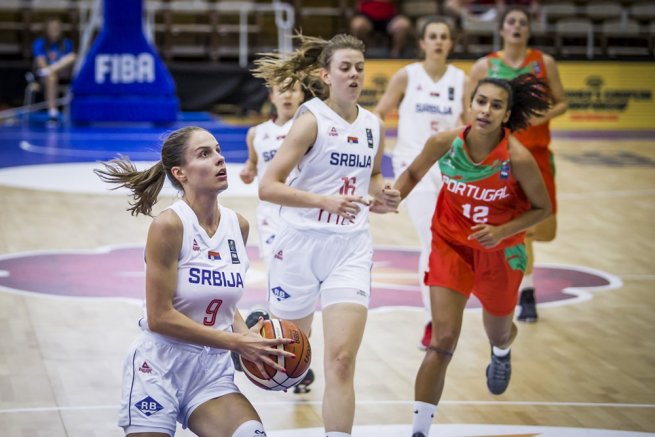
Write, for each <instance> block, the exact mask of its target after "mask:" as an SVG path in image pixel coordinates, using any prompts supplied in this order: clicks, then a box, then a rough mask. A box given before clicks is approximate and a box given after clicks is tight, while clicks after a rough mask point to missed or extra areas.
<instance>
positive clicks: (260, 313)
mask: <svg viewBox="0 0 655 437" xmlns="http://www.w3.org/2000/svg"><path fill="white" fill-rule="evenodd" d="M260 317H263V318H264V320H270V318H271V315H270V314H268V311H266V309H264V308H262V307H257V308H254V309H252V310H251V311H250V313H248V315H247V316H246V326H247V327H248V328H252V327H253V326H255V325H256V324H257V321H258V320H259V318H260ZM232 362H233V363H234V369H235V370H236V371H237V372H243V369H242V368H241V361H239V355H238V354H237V353H236V352H232Z"/></svg>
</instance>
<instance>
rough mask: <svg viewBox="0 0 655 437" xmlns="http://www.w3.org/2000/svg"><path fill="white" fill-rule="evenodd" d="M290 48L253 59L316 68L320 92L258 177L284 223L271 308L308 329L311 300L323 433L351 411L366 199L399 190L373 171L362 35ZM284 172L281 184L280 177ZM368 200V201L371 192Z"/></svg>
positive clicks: (378, 157)
mask: <svg viewBox="0 0 655 437" xmlns="http://www.w3.org/2000/svg"><path fill="white" fill-rule="evenodd" d="M301 43H302V44H301V47H300V48H299V49H298V50H296V51H295V52H294V53H293V54H292V55H290V56H278V55H273V54H271V55H269V56H267V57H265V58H263V59H260V60H259V61H257V65H258V67H257V69H256V70H255V74H256V75H257V76H259V77H262V78H264V79H266V81H267V82H268V83H269V84H277V83H280V82H281V80H283V79H286V78H288V77H293V78H294V80H305V79H307V76H308V75H311V74H312V73H313V72H315V71H318V74H319V77H318V79H319V80H320V82H319V83H320V84H323V86H324V91H325V99H321V98H314V99H312V100H310V101H308V102H306V103H304V104H303V105H302V106H301V107H300V108H299V110H298V112H297V114H296V117H295V120H294V122H293V125H292V126H291V130H290V131H289V134H288V135H287V137H286V139H285V140H284V142H283V143H282V146H281V147H280V150H279V151H278V152H277V154H276V155H275V158H274V159H273V160H272V161H271V163H270V164H269V167H268V169H267V170H266V173H265V174H264V176H263V178H262V180H261V182H260V184H259V195H260V197H261V198H262V199H263V200H267V201H270V202H273V203H277V204H280V205H282V207H281V208H280V216H281V217H282V219H283V220H284V221H285V222H286V225H285V228H284V230H283V231H282V234H281V235H280V236H279V237H278V238H276V241H275V243H274V247H273V260H272V261H271V265H270V269H269V307H270V309H271V312H272V313H273V314H275V315H276V316H278V317H280V318H283V319H289V320H292V321H293V322H294V323H296V325H297V326H298V327H300V328H301V329H302V330H303V331H304V332H305V333H309V331H310V328H311V324H312V320H313V317H314V310H315V308H316V303H317V300H318V299H320V301H321V304H322V309H323V330H324V333H325V353H324V370H325V393H324V396H323V422H324V425H325V431H326V436H329V437H344V436H350V433H351V431H352V426H353V419H354V414H355V391H354V382H353V378H354V373H355V358H356V356H357V351H358V350H359V346H360V343H361V340H362V336H363V333H364V325H365V323H366V317H367V311H368V303H369V297H370V291H371V290H370V288H371V267H372V254H373V248H372V244H371V236H370V233H369V225H368V212H369V208H370V209H371V210H373V211H375V212H388V211H395V210H396V208H397V206H398V203H399V200H400V195H399V193H398V191H397V190H392V189H390V188H388V187H385V182H384V180H383V178H382V174H381V172H380V165H381V161H382V148H381V147H380V138H381V136H382V128H381V123H380V120H379V119H378V117H377V116H375V115H374V114H372V113H371V112H369V111H367V110H365V109H364V108H362V107H361V106H359V105H357V99H358V98H359V95H360V94H361V92H362V85H363V82H364V44H363V43H362V42H361V41H360V40H358V39H356V38H354V37H352V36H350V35H336V36H335V37H334V38H332V39H331V40H329V41H325V40H322V39H319V38H309V37H301ZM287 180H288V184H287V183H285V182H286V181H287ZM369 194H370V195H372V196H373V199H374V200H373V201H372V202H369V201H368V196H369Z"/></svg>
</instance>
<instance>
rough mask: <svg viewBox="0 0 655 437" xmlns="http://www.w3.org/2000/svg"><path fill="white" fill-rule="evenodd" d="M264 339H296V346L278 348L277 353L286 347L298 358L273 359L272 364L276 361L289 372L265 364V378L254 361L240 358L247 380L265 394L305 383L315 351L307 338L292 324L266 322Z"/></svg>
mask: <svg viewBox="0 0 655 437" xmlns="http://www.w3.org/2000/svg"><path fill="white" fill-rule="evenodd" d="M261 335H262V337H265V338H291V339H293V340H294V343H291V344H287V345H278V349H281V348H283V347H284V350H286V351H287V352H291V353H292V354H294V355H295V356H296V357H295V358H291V357H283V356H275V355H271V358H272V359H273V360H277V363H278V364H279V365H280V366H282V367H284V368H285V369H286V373H284V372H280V371H278V370H276V369H274V368H273V367H271V366H269V365H267V364H264V370H265V371H266V374H265V375H262V373H261V372H260V371H259V369H257V366H255V364H254V363H253V362H252V361H248V360H246V359H243V358H242V357H239V360H240V361H241V367H242V368H243V373H245V374H246V376H247V377H248V379H249V380H251V381H252V382H253V383H254V384H255V385H257V386H258V387H261V388H263V389H266V390H287V389H289V388H291V387H293V386H295V385H296V384H298V383H299V382H300V381H302V380H303V378H304V377H305V374H307V371H308V370H309V365H310V363H311V361H312V348H311V346H310V345H309V340H308V339H307V336H306V335H305V334H304V333H303V332H302V331H301V330H300V329H298V327H297V326H296V325H294V324H293V322H290V321H288V320H280V319H271V320H266V321H264V326H263V327H262V330H261Z"/></svg>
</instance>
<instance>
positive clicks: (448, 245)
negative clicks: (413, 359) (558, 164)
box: [394, 74, 551, 437]
mask: <svg viewBox="0 0 655 437" xmlns="http://www.w3.org/2000/svg"><path fill="white" fill-rule="evenodd" d="M549 106H550V98H549V94H548V92H547V90H546V88H545V86H544V84H543V82H541V81H539V79H537V78H536V77H535V76H534V75H531V74H527V75H522V76H519V77H517V78H515V79H513V80H512V81H506V80H503V79H493V78H486V79H482V80H481V81H480V82H479V83H478V86H477V87H476V88H475V91H474V92H473V98H472V100H471V105H470V112H469V114H470V118H471V120H473V122H472V124H471V125H469V126H465V127H464V128H458V129H454V130H449V131H445V132H440V133H437V134H436V135H433V136H431V137H430V138H429V139H428V141H427V142H426V144H425V146H424V148H423V150H422V152H421V153H420V154H419V155H418V156H417V157H416V159H414V161H413V162H412V163H411V164H410V166H409V167H408V168H407V170H405V171H404V172H403V173H402V174H401V175H400V177H399V178H398V180H397V182H396V184H395V187H394V188H396V189H398V190H399V191H400V193H401V196H402V198H405V197H406V196H407V195H408V194H409V192H410V191H411V190H412V189H413V188H414V187H415V186H416V184H417V183H418V182H419V181H420V180H421V178H423V176H424V175H425V174H426V173H427V172H428V170H429V169H430V168H431V167H432V166H433V165H434V163H435V162H437V161H439V167H440V169H441V173H442V175H443V182H444V186H443V188H442V189H441V191H440V193H439V198H438V200H437V208H436V213H435V215H434V217H433V222H432V251H431V253H430V261H429V266H428V272H427V273H426V275H425V283H426V284H427V285H429V286H430V300H431V307H432V324H433V326H434V329H433V331H432V332H433V334H432V341H431V342H430V346H429V347H428V350H427V351H426V354H425V357H424V359H423V363H422V364H421V367H420V368H419V371H418V374H417V376H416V384H415V389H414V390H415V408H414V425H413V430H412V433H413V437H421V436H427V435H428V434H429V430H430V425H431V423H432V418H433V417H434V414H435V413H436V408H437V404H438V402H439V399H440V397H441V392H442V391H443V386H444V381H445V377H446V369H447V367H448V363H449V362H450V358H451V357H452V355H453V352H454V350H455V346H456V344H457V340H458V338H459V333H460V331H461V326H462V318H463V314H464V307H465V306H466V302H467V300H468V298H469V296H470V294H471V293H473V294H474V295H475V296H476V297H477V298H478V299H479V300H480V302H481V303H482V308H483V312H482V314H483V320H484V327H485V331H486V334H487V337H488V338H489V342H490V343H491V346H492V353H491V363H490V364H489V366H488V367H487V371H486V373H487V387H488V388H489V391H490V392H491V393H493V394H501V393H503V392H504V391H505V389H506V388H507V386H508V384H509V380H510V376H511V362H510V346H511V344H512V342H513V341H514V337H515V336H516V333H517V329H516V325H515V324H514V322H513V316H514V308H515V306H516V301H517V299H518V287H519V284H520V282H521V278H522V276H523V271H524V270H525V266H526V254H525V246H524V244H523V240H524V235H525V231H526V229H529V228H531V227H532V226H534V225H536V224H537V223H539V222H541V221H543V220H544V219H546V218H547V217H548V216H549V215H550V212H551V211H550V208H551V206H550V200H549V197H548V191H547V190H546V187H545V185H544V182H543V179H542V178H541V177H540V174H539V172H538V171H537V170H538V169H537V164H536V162H535V160H534V158H533V157H532V155H531V154H530V152H529V151H528V150H527V149H526V148H525V147H524V146H523V145H522V144H521V143H520V142H519V141H518V140H517V139H516V138H514V137H513V136H512V135H511V131H514V130H518V129H521V128H523V127H525V126H526V125H527V123H528V121H529V119H530V118H531V117H534V116H536V115H538V114H539V113H542V112H544V111H546V110H547V109H548V108H549Z"/></svg>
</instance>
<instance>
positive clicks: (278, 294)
mask: <svg viewBox="0 0 655 437" xmlns="http://www.w3.org/2000/svg"><path fill="white" fill-rule="evenodd" d="M271 293H272V294H273V296H275V299H277V300H278V301H281V300H284V299H288V298H290V297H291V295H290V294H289V293H287V292H286V291H284V290H283V289H282V287H274V288H271Z"/></svg>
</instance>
